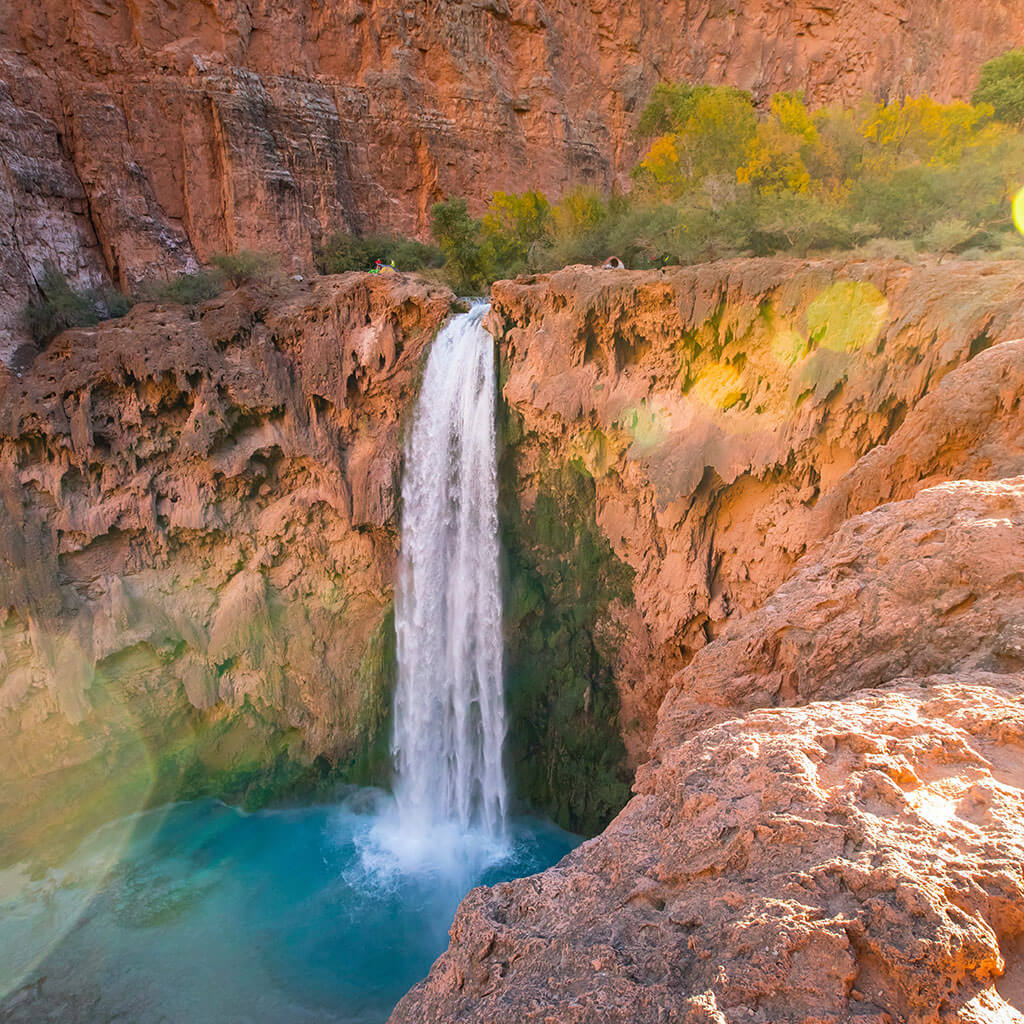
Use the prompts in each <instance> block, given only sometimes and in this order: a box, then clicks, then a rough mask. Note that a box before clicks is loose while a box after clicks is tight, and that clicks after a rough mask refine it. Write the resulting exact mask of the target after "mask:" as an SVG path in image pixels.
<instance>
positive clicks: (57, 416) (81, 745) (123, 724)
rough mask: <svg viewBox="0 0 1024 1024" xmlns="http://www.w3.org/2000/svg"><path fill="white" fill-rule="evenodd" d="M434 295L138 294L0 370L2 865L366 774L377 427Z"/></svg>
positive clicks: (390, 287)
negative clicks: (199, 810)
mask: <svg viewBox="0 0 1024 1024" xmlns="http://www.w3.org/2000/svg"><path fill="white" fill-rule="evenodd" d="M450 300H451V294H450V293H449V292H448V291H447V290H445V289H440V288H435V287H432V286H425V285H422V284H419V283H414V282H404V281H399V280H396V279H394V278H391V279H388V278H377V277H372V276H370V275H363V274H352V275H346V276H343V277H335V278H320V279H318V280H316V281H315V282H314V283H313V284H307V283H302V284H298V285H297V284H296V283H294V282H289V284H288V286H287V287H285V286H280V287H278V288H276V289H274V288H271V289H270V290H269V291H268V290H266V289H264V290H263V291H262V292H261V293H260V294H257V293H256V292H254V291H250V290H246V289H241V290H237V291H233V292H230V293H228V294H226V295H224V296H222V297H221V298H219V299H215V300H213V301H211V302H208V303H206V304H205V305H204V306H202V307H201V309H199V310H193V311H190V310H188V309H186V308H184V307H181V306H166V307H160V306H153V305H140V306H136V307H135V309H134V310H133V311H132V313H131V314H130V315H129V316H128V317H126V318H124V319H122V320H118V321H111V322H109V323H105V324H102V325H100V326H99V327H96V328H92V329H81V330H76V331H69V332H67V333H65V334H63V335H62V336H61V337H60V338H58V339H57V340H56V341H55V342H54V343H53V344H52V345H51V346H50V347H49V348H48V349H47V350H46V352H45V353H43V354H41V355H40V356H39V357H38V358H37V359H36V360H35V362H34V363H33V364H32V365H31V366H30V367H28V368H26V369H25V370H24V371H23V372H22V373H21V375H19V376H15V375H14V374H11V373H6V372H5V371H2V370H0V502H2V504H0V509H2V518H0V768H2V774H3V778H4V786H3V791H2V793H0V831H2V833H3V836H2V838H3V842H0V847H2V848H3V855H4V859H5V860H7V859H10V858H15V859H16V857H17V855H18V853H19V851H21V850H28V851H32V852H39V846H38V844H39V843H40V842H41V840H42V839H43V838H46V839H50V838H53V837H55V836H56V837H57V838H59V837H60V836H61V835H63V834H65V833H67V834H76V833H77V832H78V831H79V830H80V829H81V828H83V827H87V826H88V825H90V824H93V825H94V824H95V823H96V822H97V821H100V820H104V819H105V818H108V817H113V816H114V815H116V814H123V813H127V812H129V811H133V810H137V809H139V808H140V807H142V806H144V805H146V804H148V803H153V802H160V801H165V800H168V799H172V798H176V797H188V796H190V795H198V794H202V793H213V794H218V795H222V796H225V797H227V798H229V799H232V800H235V801H239V802H242V803H255V804H258V803H260V802H262V801H263V800H264V799H266V798H267V797H268V796H270V795H273V796H275V797H281V796H282V795H286V794H287V793H288V791H289V790H290V789H292V788H295V787H299V788H301V790H302V791H303V793H304V794H305V795H306V796H308V795H309V794H310V793H311V792H315V791H316V790H317V787H318V786H319V785H321V784H326V783H327V782H328V781H331V782H336V781H337V780H339V779H351V780H354V781H366V780H367V779H368V778H369V777H370V776H371V775H373V774H374V773H376V775H377V776H378V777H380V778H384V777H386V775H387V766H388V764H389V763H390V761H389V754H388V735H387V732H388V730H387V727H386V723H387V720H388V719H389V716H390V701H391V698H390V692H389V689H388V687H389V682H390V680H391V677H392V668H393V659H394V639H393V614H392V581H393V578H394V563H395V555H396V548H397V527H396V517H397V502H398V498H397V495H398V490H397V486H398V479H399V464H400V447H399V443H400V437H399V435H400V430H401V424H402V420H403V416H404V415H405V414H406V411H407V409H408V407H409V405H410V403H411V401H412V398H413V397H414V394H415V390H416V386H417V382H418V375H419V371H420V367H421V362H422V356H423V353H424V348H425V346H426V345H427V343H428V342H429V341H430V340H431V338H432V337H433V335H434V333H435V332H436V330H437V328H438V326H439V325H440V323H441V322H442V321H443V319H444V318H445V317H446V316H447V315H448V312H449V309H450Z"/></svg>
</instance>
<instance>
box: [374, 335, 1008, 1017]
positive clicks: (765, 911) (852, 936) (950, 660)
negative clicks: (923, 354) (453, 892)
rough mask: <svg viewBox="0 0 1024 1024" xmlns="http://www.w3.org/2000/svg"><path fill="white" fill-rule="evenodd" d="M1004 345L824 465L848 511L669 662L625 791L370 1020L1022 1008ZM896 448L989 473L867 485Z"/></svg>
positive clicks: (465, 922) (476, 897)
mask: <svg viewBox="0 0 1024 1024" xmlns="http://www.w3.org/2000/svg"><path fill="white" fill-rule="evenodd" d="M1022 356H1024V343H1021V342H1007V343H1005V344H1003V345H1000V346H996V347H995V348H994V349H992V350H991V351H988V352H985V353H983V354H982V355H980V356H978V357H977V359H975V360H974V361H972V362H970V363H968V365H967V366H965V367H963V368H961V369H960V370H957V371H955V372H954V373H952V374H951V375H950V376H949V377H948V378H947V381H946V382H945V383H944V386H943V387H942V388H940V392H939V393H937V394H936V396H935V398H934V399H933V400H931V402H930V405H931V411H932V412H933V413H935V411H936V408H937V407H939V406H941V405H943V404H946V405H948V404H949V399H950V396H951V395H953V394H958V393H959V394H964V395H968V396H972V397H978V395H979V388H980V391H981V392H985V393H986V396H987V397H983V398H982V400H981V401H980V402H979V405H978V406H977V407H975V408H974V409H972V410H971V411H970V412H969V413H968V414H966V415H964V416H960V417H957V416H955V415H953V416H950V415H948V410H947V413H940V414H939V415H938V417H937V418H936V419H934V420H932V421H931V424H930V426H929V427H928V428H927V429H922V426H923V420H924V417H923V416H920V417H917V416H914V414H912V416H914V418H915V419H917V420H918V422H916V423H912V422H911V417H908V420H907V422H906V423H905V424H904V427H905V429H903V430H901V431H899V432H897V434H896V436H895V437H894V438H893V439H892V441H891V442H890V443H889V444H888V445H887V446H885V447H884V448H881V449H877V450H876V451H875V452H874V453H872V455H870V456H867V457H866V458H864V459H862V460H861V461H860V462H859V463H858V464H857V465H856V466H855V467H854V468H853V469H852V470H851V472H850V473H848V474H847V475H846V477H845V478H844V479H843V480H842V481H840V483H839V485H838V486H837V488H836V489H835V491H836V492H839V493H844V494H846V495H852V494H856V495H858V496H860V498H861V500H862V502H863V504H864V506H865V507H866V509H867V510H866V511H863V512H862V513H861V514H860V515H857V516H855V517H853V518H851V519H849V520H848V521H846V522H845V523H844V524H843V525H842V526H840V527H839V528H838V529H837V530H836V531H835V532H834V533H832V534H831V536H829V537H828V538H827V539H825V540H823V541H821V542H820V543H819V544H818V545H817V546H815V547H813V548H812V550H811V551H809V552H808V553H807V554H806V555H805V556H804V558H803V559H802V561H801V562H800V564H799V567H798V571H797V572H796V574H795V575H794V576H793V577H792V578H791V579H790V580H789V581H788V582H787V583H786V584H784V585H783V586H782V587H780V588H778V589H777V590H776V591H775V592H774V593H773V594H772V595H771V596H770V597H769V598H768V599H767V600H766V601H765V603H764V605H763V607H761V608H760V609H759V610H757V611H754V612H752V613H751V614H749V615H746V616H744V617H742V618H734V619H733V621H732V622H731V623H730V624H729V626H728V627H727V628H726V630H725V632H724V634H723V635H722V636H721V637H720V638H719V639H717V640H716V641H714V642H713V643H711V644H709V645H708V646H706V647H705V648H704V649H702V650H701V651H700V652H699V653H698V654H697V655H696V656H695V657H694V658H693V660H692V662H691V663H690V664H689V665H688V666H687V667H686V669H685V670H684V671H682V672H681V673H679V674H678V675H677V676H676V678H675V680H674V685H673V689H672V690H671V692H670V693H669V695H668V697H667V699H666V701H665V703H664V705H663V707H662V710H661V714H660V717H659V725H658V730H657V735H656V739H655V744H654V756H653V758H652V760H651V761H649V762H648V763H647V764H645V765H643V766H642V767H641V768H640V770H639V772H638V774H637V779H636V783H635V787H634V789H635V794H636V795H635V796H634V798H633V799H632V800H631V801H630V803H629V804H628V805H627V807H626V808H625V810H623V811H622V813H621V814H620V815H619V816H618V817H617V818H616V819H615V821H614V822H613V823H612V824H611V825H610V826H609V828H608V829H607V830H606V831H605V832H604V834H603V835H601V836H600V837H598V838H597V839H594V840H592V841H591V842H588V843H585V844H584V845H583V846H582V847H580V848H579V849H578V850H577V851H576V852H575V853H573V854H571V855H570V856H569V857H567V858H566V859H565V860H563V861H562V862H561V864H559V865H558V866H557V867H555V868H552V869H551V870H550V871H547V872H545V873H544V874H541V875H538V876H535V877H533V878H527V879H522V880H519V881H516V882H512V883H507V884H504V885H499V886H496V887H495V888H493V889H477V890H474V892H473V893H471V894H470V895H469V896H468V897H467V899H466V900H465V901H464V902H463V904H462V907H461V908H460V911H459V913H458V915H457V917H456V920H455V924H454V926H453V928H452V932H451V937H452V944H451V946H450V948H449V951H448V952H447V953H446V954H445V955H444V956H443V957H441V959H440V960H439V961H438V962H437V964H436V965H435V967H434V969H433V970H432V972H431V974H430V976H429V978H428V979H427V980H426V981H425V982H424V983H422V984H421V985H420V986H418V987H417V988H415V989H413V991H412V992H411V993H410V994H409V995H407V996H406V998H405V999H404V1000H403V1001H402V1002H401V1003H400V1004H399V1006H398V1008H397V1009H396V1011H395V1013H394V1015H393V1017H392V1022H393V1024H404V1022H407V1021H408V1022H412V1021H416V1022H418V1024H423V1022H437V1024H440V1022H447V1021H451V1020H460V1021H466V1022H472V1021H480V1022H484V1021H486V1022H488V1024H501V1022H506V1021H507V1022H509V1024H512V1022H515V1024H528V1022H533V1021H536V1022H540V1021H544V1022H549V1021H558V1022H559V1024H563V1022H579V1024H583V1022H589V1021H595V1020H600V1021H604V1022H616V1021H621V1022H623V1024H625V1022H629V1024H644V1022H652V1024H653V1022H661V1021H668V1020H671V1021H681V1022H690V1024H739V1022H745V1021H760V1022H773V1024H774V1022H792V1024H797V1022H801V1024H803V1022H809V1021H813V1022H818V1024H826V1022H828V1024H833V1022H834V1024H838V1022H851V1024H852V1022H860V1021H872V1022H877V1024H882V1022H888V1024H895V1022H900V1021H906V1022H919V1024H925V1022H928V1024H939V1022H949V1024H952V1022H982V1021H985V1022H992V1024H997V1022H1012V1021H1022V1020H1024V476H1020V475H1014V476H1010V477H1007V478H1003V479H999V478H998V477H1000V476H1001V474H1002V473H1004V472H1012V473H1014V474H1020V473H1021V471H1022V470H1024V461H1022V453H1021V449H1020V435H1021V416H1022V409H1021V398H1022V396H1024V391H1022V388H1021V381H1022V377H1021V369H1022V366H1024V363H1022ZM999 380H1001V381H1002V385H1001V387H997V388H996V389H995V390H998V391H999V392H1000V397H999V398H998V399H996V400H993V399H994V398H995V395H994V394H993V390H992V389H991V385H993V384H994V383H995V382H996V381H999ZM940 395H941V397H940ZM923 405H924V403H922V406H923ZM919 408H920V407H919ZM999 437H1003V438H1004V439H1005V440H1006V442H1008V443H1007V444H1005V445H1003V444H1000V443H999V442H998V441H997V440H996V439H997V438H999ZM1004 447H1005V448H1006V449H1008V450H1004V451H1003V452H1002V453H998V454H997V451H996V449H998V448H1004ZM993 456H994V457H993ZM915 464H916V465H917V466H919V467H921V466H931V467H932V468H933V471H935V470H937V468H938V466H939V465H940V464H941V465H943V467H944V468H943V469H941V470H938V472H937V475H949V476H959V475H961V474H970V475H972V476H980V477H985V476H991V477H994V478H993V479H988V480H984V479H977V480H968V479H963V480H955V481H954V482H950V483H944V484H936V485H934V486H932V487H928V488H926V489H924V490H921V491H919V492H918V493H917V494H916V495H915V496H914V497H911V498H908V499H906V500H903V501H893V502H887V503H885V504H879V505H877V506H875V505H873V504H872V503H871V502H870V500H869V498H868V495H870V494H883V495H884V494H885V492H886V491H889V490H891V489H893V487H894V486H896V487H900V486H902V487H907V488H909V489H911V490H913V489H914V488H913V486H912V485H911V484H910V483H909V481H908V480H907V478H904V479H903V480H902V482H898V478H897V479H895V480H894V478H893V475H892V470H893V467H898V466H903V467H910V466H912V465H915ZM986 469H987V470H988V472H986ZM922 486H923V482H922ZM886 496H888V495H886ZM882 500H885V499H884V498H883V499H882Z"/></svg>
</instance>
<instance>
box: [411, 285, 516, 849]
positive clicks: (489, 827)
mask: <svg viewBox="0 0 1024 1024" xmlns="http://www.w3.org/2000/svg"><path fill="white" fill-rule="evenodd" d="M488 309H489V306H488V305H487V304H486V303H482V302H481V303H476V304H474V306H473V307H472V309H471V310H470V311H469V312H468V313H464V314H462V315H460V316H456V317H455V318H453V319H452V320H451V321H450V322H449V323H448V324H447V325H446V326H445V327H444V328H443V329H442V331H441V332H440V333H439V334H438V336H437V339H436V340H435V342H434V345H433V348H432V349H431V352H430V358H429V360H428V362H427V367H426V372H425V374H424V377H423V384H422V387H421V390H420V395H419V399H418V401H417V403H416V408H415V412H414V416H413V423H412V431H411V436H410V439H409V442H408V446H407V449H406V465H405V475H404V478H403V481H402V550H401V557H400V563H399V572H398V581H397V586H396V594H395V629H396V633H397V638H398V687H397V690H396V693H395V727H394V740H393V750H392V752H393V754H394V759H395V768H396V779H395V800H396V803H397V810H398V821H399V824H400V826H401V827H402V828H404V829H408V830H410V831H412V832H414V833H418V834H422V833H423V832H424V831H425V830H430V829H432V828H436V827H448V826H455V827H457V828H458V829H459V830H460V831H462V832H465V831H468V830H470V829H476V830H482V831H483V832H484V833H485V834H487V835H490V836H492V837H497V836H500V834H501V833H502V832H503V830H504V827H505V813H506V802H507V794H506V786H505V777H504V772H503V769H502V744H503V742H504V739H505V706H504V696H503V693H502V640H501V593H500V590H499V575H498V511H497V503H498V474H497V464H496V453H495V404H494V403H495V391H496V383H495V376H494V341H493V339H492V338H491V336H490V335H489V334H488V333H487V331H486V330H485V329H484V326H483V318H484V315H485V314H486V312H487V310H488Z"/></svg>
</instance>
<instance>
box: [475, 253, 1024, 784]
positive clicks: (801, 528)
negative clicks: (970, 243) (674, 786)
mask: <svg viewBox="0 0 1024 1024" xmlns="http://www.w3.org/2000/svg"><path fill="white" fill-rule="evenodd" d="M1022 311H1024V271H1022V270H1021V268H1020V267H1019V266H1016V265H1013V264H992V265H989V266H987V267H979V266H978V265H976V264H975V265H972V264H969V263H960V264H957V263H953V264H944V265H937V264H934V263H932V264H923V265H920V266H915V267H910V266H907V265H906V264H898V263H887V262H847V263H838V262H831V261H827V260H822V261H799V260H792V259H770V260H731V261H724V262H721V263H716V264H707V265H703V266H699V267H691V268H676V269H670V270H668V271H665V272H651V273H635V272H628V271H626V272H616V271H596V270H591V269H589V268H572V267H570V268H566V269H565V270H563V271H560V272H558V273H555V274H550V275H542V276H538V277H535V278H521V279H519V280H517V281H514V282H513V281H509V282H499V283H498V284H496V285H495V286H494V289H493V311H492V314H491V326H492V330H493V331H494V333H495V336H496V337H497V339H498V343H499V347H500V349H501V352H502V355H503V359H504V376H503V380H504V397H505V400H506V403H507V407H508V418H509V427H508V430H509V431H510V444H509V447H510V455H509V459H510V470H509V478H510V481H509V482H508V487H509V489H510V491H512V492H513V493H514V494H515V495H516V501H517V502H518V505H519V506H520V514H521V516H522V518H523V520H524V521H525V522H527V523H532V522H533V523H540V520H541V516H540V514H539V512H538V511H537V508H538V501H539V500H546V498H545V496H546V495H548V494H549V493H550V492H551V490H552V487H553V483H552V481H557V480H558V479H559V474H560V473H562V472H564V469H565V467H568V466H575V467H577V468H578V470H579V472H580V473H582V474H583V475H584V476H585V477H586V478H587V479H588V481H589V482H590V483H589V486H590V487H591V488H592V492H591V498H590V501H591V505H592V508H591V515H592V516H593V518H594V519H595V521H596V524H597V526H598V527H599V528H600V531H601V533H602V534H603V536H604V537H606V538H607V542H608V543H609V544H610V546H611V551H612V553H613V555H614V557H615V559H617V560H618V561H620V562H621V563H622V564H623V565H624V566H628V567H629V569H630V570H632V573H633V576H632V584H631V603H630V602H629V601H625V602H623V601H617V602H613V603H611V604H610V605H609V606H608V607H607V608H606V609H605V611H604V612H603V614H602V616H601V617H600V619H599V621H598V623H597V626H596V631H597V632H598V633H601V634H602V635H603V636H604V637H606V638H607V637H609V636H613V637H615V638H617V639H616V642H615V643H614V644H611V643H605V645H604V650H605V658H606V660H607V661H608V663H609V664H610V665H611V668H612V675H613V678H614V685H615V686H616V687H617V690H618V693H619V699H620V703H621V714H620V721H621V725H622V729H623V733H624V738H625V740H626V743H627V746H628V749H629V756H630V758H631V760H632V763H633V764H636V763H639V762H640V761H641V760H643V758H644V757H645V756H646V752H647V751H648V749H649V742H650V738H651V735H652V732H653V729H654V723H655V720H656V716H657V712H658V709H659V707H660V706H661V703H662V700H663V698H664V696H665V694H666V693H667V691H668V689H669V685H670V681H671V679H672V676H673V674H674V673H675V672H677V671H678V670H679V669H681V668H683V667H685V666H686V665H687V664H688V663H690V661H691V659H692V658H693V657H694V656H695V654H696V653H697V652H698V651H700V650H701V649H702V648H703V647H705V646H706V645H707V644H708V643H709V641H711V640H713V639H714V638H715V637H717V636H719V635H720V634H721V633H722V631H723V630H724V629H726V628H727V623H729V622H731V621H733V620H736V619H739V620H740V621H742V618H741V617H742V616H744V615H748V614H749V613H751V612H752V611H754V610H755V609H757V608H759V607H761V606H762V605H763V604H764V602H765V601H766V599H767V598H768V597H769V595H771V594H772V593H773V591H775V590H776V589H777V588H778V587H779V585H780V584H782V583H783V582H784V581H785V580H786V579H788V578H789V577H790V576H791V575H792V574H793V572H794V571H795V568H796V566H797V564H798V561H799V559H800V558H801V557H802V556H804V555H805V553H806V552H807V551H808V550H809V549H810V548H812V547H813V545H814V543H815V542H816V541H817V540H819V539H821V538H822V537H825V536H827V535H829V534H830V533H832V532H833V531H834V530H835V529H836V528H837V527H838V526H839V525H840V524H841V523H842V522H843V521H844V520H846V519H847V518H849V517H850V516H852V515H855V514H857V513H858V512H862V511H864V510H865V509H868V508H871V507H874V506H875V505H877V504H880V503H881V502H884V501H891V500H894V499H900V498H905V497H909V496H911V495H913V494H914V493H916V491H917V490H919V489H920V488H922V487H924V486H927V485H928V484H929V483H936V482H938V481H941V480H949V479H954V478H956V477H957V476H960V475H965V476H980V477H982V478H992V477H1001V476H1008V475H1016V474H1020V473H1024V432H1022V430H1021V422H1020V408H1021V402H1022V400H1024V346H1022V344H1021V343H1019V342H1017V343H1014V344H997V343H998V342H1003V341H1007V340H1009V339H1013V338H1017V337H1024V312H1022ZM992 346H994V347H992ZM965 364H967V365H969V366H970V368H971V372H970V373H968V374H961V373H958V372H956V370H957V368H958V367H962V366H964V365H965ZM894 436H895V437H898V438H899V439H900V442H899V444H898V445H896V446H890V447H881V445H883V444H884V442H886V441H888V440H889V439H890V438H893V437H894ZM540 525H541V526H542V525H543V523H540ZM526 543H527V546H529V545H531V544H532V545H533V546H534V547H536V548H537V549H538V550H542V549H543V545H544V536H543V530H542V529H534V530H533V532H532V534H529V535H528V536H527V541H526ZM510 658H511V659H512V664H513V667H515V664H516V662H515V659H516V646H515V645H514V644H513V645H512V647H511V649H510ZM812 669H813V666H808V665H800V666H799V667H798V671H809V670H812ZM716 678H717V677H716ZM709 686H710V684H709ZM709 693H710V690H709ZM709 699H712V698H710V697H709Z"/></svg>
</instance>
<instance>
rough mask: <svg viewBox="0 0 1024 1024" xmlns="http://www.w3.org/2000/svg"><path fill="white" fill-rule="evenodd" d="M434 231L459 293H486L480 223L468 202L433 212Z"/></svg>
mask: <svg viewBox="0 0 1024 1024" xmlns="http://www.w3.org/2000/svg"><path fill="white" fill-rule="evenodd" d="M430 230H431V233H432V234H433V236H434V241H435V242H437V244H438V246H439V247H440V249H441V252H443V253H444V257H445V263H444V265H445V269H446V270H447V272H448V276H449V278H450V279H451V282H452V287H454V288H455V290H456V291H461V292H470V291H474V290H478V289H482V288H483V287H484V286H485V284H486V283H487V282H486V274H485V273H484V260H483V252H482V249H481V245H480V222H479V221H477V220H474V219H473V218H472V217H470V215H469V211H468V209H467V208H466V200H465V199H448V200H446V201H445V202H442V203H434V205H433V206H432V207H431V208H430Z"/></svg>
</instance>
